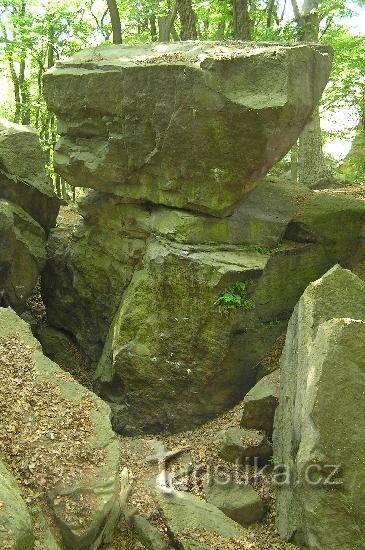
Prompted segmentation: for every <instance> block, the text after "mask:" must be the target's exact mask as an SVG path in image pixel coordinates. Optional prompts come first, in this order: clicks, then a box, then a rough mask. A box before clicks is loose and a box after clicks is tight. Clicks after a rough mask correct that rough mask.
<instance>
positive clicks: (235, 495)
mask: <svg viewBox="0 0 365 550" xmlns="http://www.w3.org/2000/svg"><path fill="white" fill-rule="evenodd" d="M205 493H206V497H207V502H209V503H210V504H214V506H216V507H217V508H219V509H220V510H222V512H223V513H224V514H225V515H226V516H228V517H230V518H231V519H233V520H234V521H236V522H237V523H239V524H240V525H243V526H246V525H250V524H251V523H256V522H257V521H260V520H261V519H262V516H263V515H264V510H265V508H264V503H263V502H262V500H261V498H260V495H259V494H258V493H257V492H256V491H255V489H254V488H253V487H251V486H250V485H244V484H239V483H235V482H234V481H228V482H227V480H224V481H221V482H219V479H217V480H213V482H212V483H210V484H209V485H208V486H207V488H206V491H205Z"/></svg>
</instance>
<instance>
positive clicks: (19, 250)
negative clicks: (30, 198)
mask: <svg viewBox="0 0 365 550" xmlns="http://www.w3.org/2000/svg"><path fill="white" fill-rule="evenodd" d="M45 262H46V238H45V233H44V231H43V229H42V228H41V226H40V225H39V224H38V223H37V222H36V221H34V220H33V219H32V218H31V217H30V216H29V214H27V213H26V212H25V211H24V210H22V209H21V208H19V207H18V206H16V205H15V204H13V203H10V202H8V201H5V200H1V199H0V293H1V295H2V297H3V300H4V302H5V303H6V304H7V305H11V306H12V307H14V308H15V309H17V311H21V310H22V309H23V307H24V304H25V302H26V300H27V299H28V298H29V296H30V295H31V293H32V291H33V289H34V287H35V285H36V283H37V280H38V277H39V274H40V272H41V270H42V269H43V267H44V265H45Z"/></svg>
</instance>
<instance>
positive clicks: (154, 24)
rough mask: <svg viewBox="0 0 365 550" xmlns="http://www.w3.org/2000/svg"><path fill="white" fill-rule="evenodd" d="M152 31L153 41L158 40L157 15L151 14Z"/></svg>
mask: <svg viewBox="0 0 365 550" xmlns="http://www.w3.org/2000/svg"><path fill="white" fill-rule="evenodd" d="M149 23H150V32H151V40H152V42H157V25H156V16H155V15H151V17H150V20H149Z"/></svg>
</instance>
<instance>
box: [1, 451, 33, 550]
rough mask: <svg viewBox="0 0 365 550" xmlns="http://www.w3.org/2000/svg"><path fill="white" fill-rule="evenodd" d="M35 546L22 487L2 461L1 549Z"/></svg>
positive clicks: (19, 549) (24, 548) (27, 548)
mask: <svg viewBox="0 0 365 550" xmlns="http://www.w3.org/2000/svg"><path fill="white" fill-rule="evenodd" d="M33 544H34V534H33V525H32V519H31V517H30V514H29V511H28V509H27V506H26V504H25V502H24V501H23V498H22V495H21V492H20V487H19V485H18V483H17V481H16V480H15V478H14V477H13V476H12V474H11V473H10V471H9V470H8V469H7V468H6V467H5V464H4V463H3V462H2V461H1V460H0V547H1V548H4V549H7V548H9V549H10V548H14V550H32V548H33Z"/></svg>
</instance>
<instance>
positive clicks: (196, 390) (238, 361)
mask: <svg viewBox="0 0 365 550" xmlns="http://www.w3.org/2000/svg"><path fill="white" fill-rule="evenodd" d="M265 263H266V257H265V256H264V255H261V254H258V253H257V252H255V251H254V252H250V251H247V250H244V249H239V248H236V249H234V250H232V251H231V250H226V251H224V250H219V249H217V247H209V246H207V247H205V248H204V249H203V250H201V249H199V248H195V247H187V246H180V245H176V244H172V243H167V242H157V241H153V242H152V243H151V244H150V245H149V246H148V249H147V251H146V254H145V257H144V269H143V270H141V271H137V272H136V273H135V274H134V276H133V279H132V281H131V283H130V285H129V287H128V289H127V290H126V292H125V294H124V297H123V301H122V303H121V305H120V308H119V309H118V311H117V313H116V315H115V317H114V320H113V322H112V325H111V328H110V332H109V335H108V338H107V341H106V344H105V348H104V351H103V355H102V357H101V360H100V363H99V365H98V369H97V373H96V377H97V382H98V385H97V387H98V389H99V391H100V392H101V395H103V396H104V397H105V398H106V399H108V400H110V401H111V402H113V412H114V425H115V427H116V428H117V429H118V430H121V431H123V430H127V431H134V430H141V429H143V427H145V428H147V427H148V428H147V429H151V430H153V431H155V430H156V431H160V430H161V429H166V428H167V429H169V430H172V431H176V430H177V431H178V430H181V429H183V428H184V427H186V426H189V425H190V426H193V425H199V424H201V423H202V422H203V421H204V420H205V419H206V418H209V417H211V416H214V414H215V412H216V411H218V410H224V409H225V408H226V405H227V403H232V402H234V401H237V400H238V399H239V396H240V394H242V393H244V392H245V390H247V389H249V387H250V385H252V383H253V381H254V376H255V371H254V369H253V368H250V367H252V364H250V363H248V362H247V367H246V368H244V363H243V361H244V358H245V355H248V354H249V343H248V342H247V345H246V346H245V347H242V345H241V344H242V335H237V336H235V330H237V328H236V327H237V325H238V323H239V321H241V323H244V322H246V323H250V311H244V310H241V311H240V310H237V311H233V313H232V314H231V315H229V314H228V313H224V312H222V313H220V312H219V310H218V307H215V306H214V302H215V300H216V299H217V297H218V296H219V295H220V294H221V293H222V292H224V290H225V289H226V288H229V287H232V285H234V284H235V283H239V282H242V281H248V282H250V283H252V284H253V282H254V281H255V279H256V278H257V276H258V275H260V274H261V272H262V270H263V267H264V265H265ZM167 304H168V306H167V307H166V305H167ZM222 320H223V323H224V325H223V326H222ZM251 324H252V321H251ZM253 328H255V327H253ZM251 353H252V354H253V355H255V350H252V352H251ZM228 372H229V373H230V375H229V377H227V373H228ZM121 395H124V396H125V400H124V399H123V401H122V402H120V397H121ZM187 403H189V407H187V406H186V405H187ZM141 410H143V415H141ZM136 411H140V412H139V415H136Z"/></svg>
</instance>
